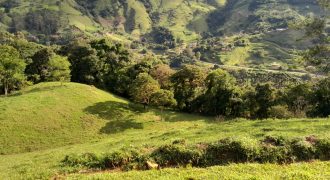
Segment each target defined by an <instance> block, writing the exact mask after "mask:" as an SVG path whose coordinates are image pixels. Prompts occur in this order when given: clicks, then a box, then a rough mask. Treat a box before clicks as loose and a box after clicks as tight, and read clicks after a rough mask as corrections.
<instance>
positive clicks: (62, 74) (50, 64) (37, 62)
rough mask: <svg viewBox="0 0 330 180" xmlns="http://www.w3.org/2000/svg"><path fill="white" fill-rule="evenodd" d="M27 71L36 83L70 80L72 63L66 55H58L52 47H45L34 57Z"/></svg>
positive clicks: (29, 77) (30, 78) (31, 79)
mask: <svg viewBox="0 0 330 180" xmlns="http://www.w3.org/2000/svg"><path fill="white" fill-rule="evenodd" d="M31 59H32V62H31V63H30V64H28V66H27V67H26V70H25V73H26V74H27V76H28V79H29V80H30V81H33V82H34V83H39V82H45V81H70V63H69V62H68V60H67V58H66V57H61V56H58V55H56V54H55V53H54V52H53V50H52V49H50V48H43V49H41V50H39V51H37V52H36V53H35V54H34V55H33V56H32V57H31Z"/></svg>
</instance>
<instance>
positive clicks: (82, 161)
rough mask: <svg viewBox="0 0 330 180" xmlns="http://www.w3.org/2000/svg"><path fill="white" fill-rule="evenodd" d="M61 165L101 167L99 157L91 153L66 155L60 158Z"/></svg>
mask: <svg viewBox="0 0 330 180" xmlns="http://www.w3.org/2000/svg"><path fill="white" fill-rule="evenodd" d="M61 163H62V165H63V166H71V167H86V168H102V163H101V159H100V158H99V157H98V156H97V155H95V154H93V153H85V154H82V155H80V156H78V155H67V156H65V158H64V159H63V160H62V162H61Z"/></svg>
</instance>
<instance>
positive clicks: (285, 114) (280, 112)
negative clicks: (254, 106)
mask: <svg viewBox="0 0 330 180" xmlns="http://www.w3.org/2000/svg"><path fill="white" fill-rule="evenodd" d="M269 117H271V118H276V119H289V118H292V117H294V114H293V113H292V112H290V111H289V109H288V107H287V106H283V105H277V106H273V107H271V108H270V110H269Z"/></svg>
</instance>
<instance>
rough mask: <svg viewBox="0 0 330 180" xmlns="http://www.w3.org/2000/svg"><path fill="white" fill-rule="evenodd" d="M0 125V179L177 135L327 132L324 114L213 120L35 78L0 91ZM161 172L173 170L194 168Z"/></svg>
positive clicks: (34, 174)
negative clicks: (4, 92)
mask: <svg viewBox="0 0 330 180" xmlns="http://www.w3.org/2000/svg"><path fill="white" fill-rule="evenodd" d="M161 116H162V118H161ZM161 119H163V120H161ZM0 127H1V128H0V144H1V146H0V152H1V154H3V155H1V156H0V179H26V178H32V179H35V178H42V179H45V178H46V179H47V178H49V177H52V176H54V175H56V174H58V173H59V172H60V170H61V169H60V167H59V166H58V165H59V162H60V161H61V160H62V159H63V158H64V157H65V155H68V154H72V153H74V154H81V153H86V152H91V153H104V152H113V151H116V150H122V149H127V148H136V149H149V148H154V147H159V146H160V145H164V144H170V143H172V142H173V141H174V140H180V139H185V140H186V141H187V143H188V144H197V143H199V142H214V141H217V140H219V139H223V138H226V137H236V136H241V137H251V138H255V139H262V138H263V137H264V136H267V135H274V136H284V137H287V138H295V137H302V136H309V135H315V136H317V137H320V138H322V137H329V135H330V132H329V131H328V129H329V127H330V121H329V119H290V120H273V119H268V120H262V121H248V120H244V119H236V120H231V121H226V122H217V121H215V119H214V118H211V117H202V116H198V115H191V114H184V113H177V112H172V111H166V112H164V113H160V111H158V110H155V109H153V108H149V109H148V110H143V108H142V107H140V106H138V105H135V104H132V103H130V102H129V101H127V100H125V99H122V98H119V97H116V96H114V95H112V94H110V93H107V92H104V91H101V90H98V89H96V88H95V87H92V86H87V85H81V84H75V83H64V84H63V85H61V83H43V84H39V85H36V86H33V87H30V88H28V89H26V90H23V91H21V92H19V93H17V94H14V95H12V96H9V97H0ZM325 165H327V166H328V165H329V164H327V163H326V164H325ZM242 166H243V165H242ZM306 166H308V165H306ZM310 166H311V167H313V165H310ZM262 167H263V166H262V165H260V168H262ZM293 167H294V165H293ZM221 168H225V167H220V169H221ZM265 168H266V166H265ZM229 169H230V168H229ZM278 169H280V168H278ZM166 171H167V170H166ZM168 171H169V172H171V173H169V174H170V175H171V174H172V175H173V176H175V174H176V173H183V174H185V173H186V174H188V173H190V171H195V170H189V169H188V170H183V171H182V172H181V170H168ZM198 171H205V173H207V170H202V169H201V170H196V172H198ZM228 171H229V170H228ZM275 171H276V170H275ZM297 171H298V169H297ZM133 173H140V172H133ZM141 173H142V174H143V173H147V174H149V173H150V174H155V175H157V173H158V175H159V173H161V172H157V173H152V172H141ZM210 173H211V171H210ZM260 173H261V172H260ZM170 175H168V176H170ZM116 176H118V178H119V176H125V174H123V175H116ZM130 176H132V174H127V177H130ZM143 176H144V175H143ZM148 176H149V175H148ZM150 176H151V175H150ZM165 177H166V176H165ZM114 178H116V177H115V175H114Z"/></svg>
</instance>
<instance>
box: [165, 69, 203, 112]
mask: <svg viewBox="0 0 330 180" xmlns="http://www.w3.org/2000/svg"><path fill="white" fill-rule="evenodd" d="M204 80H205V72H204V71H203V69H201V68H199V67H197V66H193V65H186V66H184V67H183V68H182V69H181V70H179V71H177V72H176V73H175V74H173V75H172V77H171V82H172V83H173V88H174V97H175V99H176V101H177V102H178V108H179V109H180V110H184V111H192V104H193V101H194V100H195V99H196V98H197V97H198V96H200V95H201V94H202V93H203V91H204Z"/></svg>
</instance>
